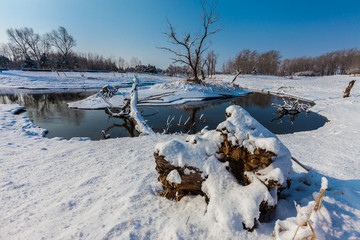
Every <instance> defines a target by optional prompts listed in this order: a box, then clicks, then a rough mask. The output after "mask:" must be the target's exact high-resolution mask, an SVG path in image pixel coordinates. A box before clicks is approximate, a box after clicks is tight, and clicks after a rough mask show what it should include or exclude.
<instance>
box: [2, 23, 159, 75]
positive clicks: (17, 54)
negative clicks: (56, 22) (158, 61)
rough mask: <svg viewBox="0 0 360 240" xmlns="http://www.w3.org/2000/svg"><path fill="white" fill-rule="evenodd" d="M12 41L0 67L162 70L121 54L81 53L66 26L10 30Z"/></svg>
mask: <svg viewBox="0 0 360 240" xmlns="http://www.w3.org/2000/svg"><path fill="white" fill-rule="evenodd" d="M6 33H7V35H8V38H9V42H8V43H6V44H2V45H1V46H0V68H5V69H31V70H36V69H38V70H61V69H63V70H78V71H119V72H139V73H140V72H146V73H159V72H162V70H161V69H158V68H156V67H155V66H153V65H142V64H141V61H140V60H138V59H137V58H135V57H133V58H131V59H130V62H129V63H128V62H126V61H125V60H124V59H123V58H121V57H119V59H118V60H116V59H114V58H105V57H103V56H102V55H99V54H91V53H87V54H85V53H77V52H75V51H74V50H73V49H74V47H76V46H77V42H76V40H75V38H74V37H73V36H72V35H71V34H70V33H69V32H68V30H67V29H66V28H65V27H62V26H60V27H59V28H58V29H57V30H52V31H51V32H49V33H45V34H42V35H41V34H38V33H36V32H34V30H33V29H32V28H28V27H25V28H18V29H12V28H10V29H7V31H6Z"/></svg>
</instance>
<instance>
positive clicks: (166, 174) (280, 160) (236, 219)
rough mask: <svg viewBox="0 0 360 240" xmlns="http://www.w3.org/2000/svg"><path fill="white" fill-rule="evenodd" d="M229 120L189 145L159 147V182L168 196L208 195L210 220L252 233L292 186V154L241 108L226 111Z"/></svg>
mask: <svg viewBox="0 0 360 240" xmlns="http://www.w3.org/2000/svg"><path fill="white" fill-rule="evenodd" d="M226 116H227V119H226V121H224V122H222V123H220V124H219V125H218V127H217V129H216V130H210V131H208V130H206V129H205V130H203V131H201V133H199V134H196V135H190V136H189V137H188V138H187V140H186V142H180V141H176V140H172V141H169V142H165V143H161V144H158V145H157V146H156V148H155V153H154V155H155V160H156V170H157V172H158V173H159V178H158V180H159V181H160V182H161V183H162V185H163V194H162V195H163V196H165V197H167V198H172V199H173V198H175V199H176V200H180V199H181V198H182V197H184V196H185V195H188V194H200V195H203V196H205V198H206V200H207V202H208V209H207V213H206V216H208V217H211V218H215V219H218V218H221V219H222V220H221V221H219V224H220V225H221V226H222V227H224V228H227V229H228V228H230V229H235V230H236V229H237V230H239V229H238V228H239V226H240V228H241V226H243V227H244V228H246V229H252V228H254V226H255V222H256V221H257V220H265V217H264V216H266V215H270V213H271V210H272V209H274V208H275V206H276V204H277V195H278V193H279V192H280V191H281V190H282V189H284V188H287V187H289V184H290V174H291V160H290V158H291V155H290V152H289V150H288V149H287V148H286V147H285V146H284V145H283V144H282V143H281V142H280V141H279V139H278V138H277V137H276V136H275V135H274V134H272V133H271V132H270V131H268V130H267V129H266V128H264V127H263V126H262V125H261V124H260V123H258V122H257V121H256V120H255V119H254V118H252V117H251V116H250V115H249V114H248V113H247V112H246V111H245V110H244V109H242V108H241V107H240V106H230V107H228V108H227V109H226ZM190 180H192V182H189V181H190Z"/></svg>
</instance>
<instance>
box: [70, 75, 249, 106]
mask: <svg viewBox="0 0 360 240" xmlns="http://www.w3.org/2000/svg"><path fill="white" fill-rule="evenodd" d="M139 78H140V77H139ZM139 80H140V81H139V82H140V83H141V82H142V81H143V79H141V78H140V79H139ZM130 92H131V90H130V89H128V88H121V89H119V90H118V93H117V94H115V95H114V96H112V97H111V98H108V99H106V101H104V100H103V99H102V98H101V96H99V95H98V94H94V95H92V96H90V97H88V98H86V99H84V100H80V101H77V102H72V103H68V106H69V107H71V108H80V109H81V108H82V109H101V108H107V107H108V106H109V105H111V106H113V107H121V106H122V105H123V103H124V98H126V97H127V98H128V96H129V95H130ZM246 94H249V91H246V90H243V89H240V88H238V87H235V86H232V85H231V84H229V83H226V82H219V81H207V82H205V83H204V84H202V85H199V84H194V83H189V82H186V81H184V80H177V81H172V82H169V83H162V84H155V85H153V86H150V87H140V88H139V89H138V95H139V103H138V105H139V106H144V105H177V104H184V103H187V102H196V101H203V100H206V99H214V98H229V97H236V96H243V95H246Z"/></svg>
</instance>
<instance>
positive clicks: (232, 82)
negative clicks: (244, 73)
mask: <svg viewBox="0 0 360 240" xmlns="http://www.w3.org/2000/svg"><path fill="white" fill-rule="evenodd" d="M240 74H241V71H238V72H237V73H236V75H235V77H234V78H233V80H232V81H231V84H234V82H235V80H236V78H237V77H238V76H239V75H240Z"/></svg>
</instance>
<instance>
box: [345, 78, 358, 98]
mask: <svg viewBox="0 0 360 240" xmlns="http://www.w3.org/2000/svg"><path fill="white" fill-rule="evenodd" d="M355 81H356V80H351V81H350V82H349V85H348V87H347V88H346V89H345V92H344V96H343V98H346V97H349V96H350V91H351V89H352V87H353V86H354V84H355Z"/></svg>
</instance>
